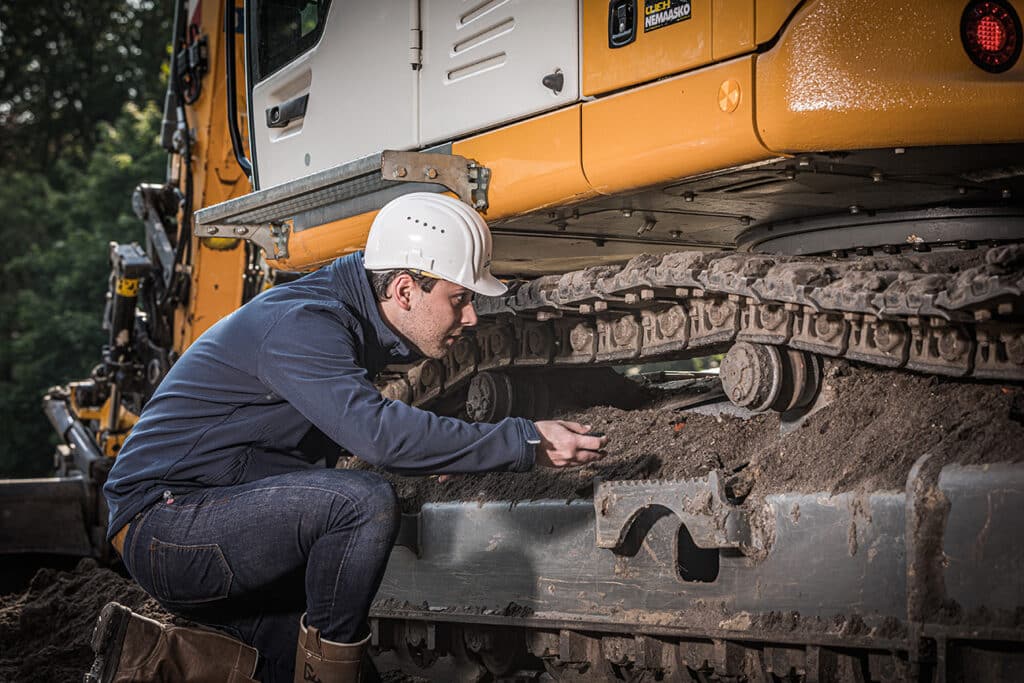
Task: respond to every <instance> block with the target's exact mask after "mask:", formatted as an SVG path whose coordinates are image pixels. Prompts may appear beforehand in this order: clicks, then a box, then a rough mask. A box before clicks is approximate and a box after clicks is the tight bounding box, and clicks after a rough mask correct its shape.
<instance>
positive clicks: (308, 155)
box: [252, 0, 417, 188]
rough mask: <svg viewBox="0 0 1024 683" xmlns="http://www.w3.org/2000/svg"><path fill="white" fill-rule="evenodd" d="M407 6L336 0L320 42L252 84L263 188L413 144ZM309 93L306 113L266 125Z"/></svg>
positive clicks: (389, 0)
mask: <svg viewBox="0 0 1024 683" xmlns="http://www.w3.org/2000/svg"><path fill="white" fill-rule="evenodd" d="M416 88H417V72H416V71H414V70H413V69H412V67H411V66H410V65H409V3H408V2H407V1H402V0H380V1H377V0H375V1H373V2H366V1H365V0H333V2H332V3H331V7H330V9H329V11H328V15H327V19H326V22H325V24H324V33H323V36H321V39H320V41H319V42H318V43H317V45H316V46H314V47H313V48H312V49H311V50H309V51H308V52H305V53H303V54H302V55H300V56H299V57H297V58H296V59H295V60H294V61H292V62H289V63H288V64H287V65H285V66H284V67H282V68H281V69H279V70H278V71H276V72H274V73H273V74H271V75H270V76H269V77H268V78H266V79H265V80H263V81H262V82H260V83H258V84H256V85H255V87H253V91H252V121H253V127H254V135H253V138H254V139H253V143H254V144H255V147H256V163H257V164H258V165H259V184H260V187H261V188H267V187H271V186H273V185H279V184H280V183H283V182H286V181H288V180H294V179H295V178H300V177H302V176H306V175H309V174H310V173H315V172H317V171H322V170H324V169H326V168H330V167H332V166H336V165H338V164H341V163H344V162H346V161H350V160H352V159H358V158H359V157H363V156H366V155H368V154H373V153H374V152H379V151H380V150H382V149H385V148H387V149H411V148H414V147H416V145H417V132H416ZM304 93H309V102H308V104H307V108H306V115H305V117H304V118H303V119H302V120H299V121H296V122H293V123H292V124H290V125H289V126H287V127H286V128H269V127H267V122H266V114H265V112H266V110H267V109H268V108H269V107H272V106H274V105H278V104H281V103H282V102H286V101H288V100H289V99H291V98H293V97H295V96H298V95H302V94H304Z"/></svg>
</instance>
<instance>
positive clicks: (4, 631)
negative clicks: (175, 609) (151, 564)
mask: <svg viewBox="0 0 1024 683" xmlns="http://www.w3.org/2000/svg"><path fill="white" fill-rule="evenodd" d="M110 601H117V602H120V603H121V604H123V605H125V606H127V607H129V608H131V609H132V610H134V611H135V612H138V613H139V614H143V615H145V616H148V617H152V618H153V619H158V620H160V621H164V622H168V621H171V617H170V615H168V614H167V613H166V612H164V611H163V609H161V608H160V606H159V605H158V604H157V603H156V601H155V600H153V599H152V598H150V597H149V596H148V595H146V593H145V592H144V591H143V590H142V588H140V587H139V586H138V585H137V584H136V583H134V582H133V581H131V580H129V579H126V578H124V577H123V576H121V575H120V574H117V573H116V572H114V571H111V570H109V569H103V568H101V567H99V566H98V565H97V564H96V562H95V560H91V559H84V560H82V561H81V562H79V563H78V566H77V567H75V570H74V571H72V572H62V571H57V570H54V569H48V568H45V569H40V570H39V571H38V572H36V574H35V576H33V577H32V581H31V583H30V584H29V586H28V588H27V589H26V590H25V591H23V592H21V593H13V594H10V595H5V596H2V597H0V681H18V683H23V682H24V683H28V682H30V681H40V683H42V682H43V681H47V682H50V681H53V682H57V681H81V680H82V675H83V674H84V673H85V672H86V671H88V670H89V667H90V666H91V665H92V659H93V652H92V648H90V647H89V640H90V638H91V637H92V631H93V627H94V626H95V624H96V618H97V617H98V616H99V613H100V610H101V609H102V608H103V605H105V604H107V603H108V602H110Z"/></svg>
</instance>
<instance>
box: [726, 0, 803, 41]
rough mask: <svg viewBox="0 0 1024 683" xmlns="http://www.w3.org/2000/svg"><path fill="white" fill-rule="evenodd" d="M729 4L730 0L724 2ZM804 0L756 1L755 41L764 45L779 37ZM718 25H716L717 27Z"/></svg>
mask: <svg viewBox="0 0 1024 683" xmlns="http://www.w3.org/2000/svg"><path fill="white" fill-rule="evenodd" d="M723 1H724V2H726V3H727V4H728V0H723ZM803 1H804V0H755V5H756V7H755V9H754V30H755V35H754V40H755V42H756V43H757V44H758V45H764V44H765V43H767V42H768V41H769V40H771V39H772V38H774V37H775V36H776V35H778V33H779V30H780V29H781V28H782V25H783V24H784V23H785V21H786V19H787V18H788V17H789V15H790V14H792V13H793V10H794V9H796V8H797V6H798V5H800V3H801V2H803ZM717 26H718V25H717V24H716V27H717Z"/></svg>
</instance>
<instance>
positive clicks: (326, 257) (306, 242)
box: [267, 211, 377, 271]
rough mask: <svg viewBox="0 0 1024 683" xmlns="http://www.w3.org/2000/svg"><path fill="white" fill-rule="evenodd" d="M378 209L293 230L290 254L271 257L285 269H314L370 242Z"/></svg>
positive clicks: (289, 244) (275, 266) (289, 239)
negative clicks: (283, 256)
mask: <svg viewBox="0 0 1024 683" xmlns="http://www.w3.org/2000/svg"><path fill="white" fill-rule="evenodd" d="M376 215H377V212H376V211H370V212H368V213H364V214H360V215H358V216H352V217H351V218H343V219H341V220H339V221H332V222H330V223H324V224H323V225H318V226H317V227H315V228H310V229H308V230H302V231H301V232H293V233H292V234H290V235H289V236H288V258H283V259H277V260H273V261H272V260H270V259H269V258H268V260H267V262H268V263H270V265H271V266H273V267H274V268H280V269H282V270H299V271H306V270H313V269H315V268H319V267H320V266H323V265H326V264H328V263H330V262H331V261H333V260H334V259H336V258H339V257H341V256H344V255H345V254H351V253H352V252H353V251H359V250H360V249H362V248H363V247H364V246H366V236H367V234H369V232H370V224H371V223H372V222H373V217H374V216H376Z"/></svg>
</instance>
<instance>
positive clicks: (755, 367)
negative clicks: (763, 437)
mask: <svg viewBox="0 0 1024 683" xmlns="http://www.w3.org/2000/svg"><path fill="white" fill-rule="evenodd" d="M783 373H784V368H783V362H782V354H781V353H779V349H778V347H775V346H769V345H767V344H751V343H750V342H737V343H736V344H733V346H732V348H731V349H729V352H728V353H727V354H725V358H724V359H722V367H721V368H720V369H719V377H720V378H721V380H722V388H723V389H724V390H725V395H726V396H728V397H729V400H730V401H732V402H733V403H735V404H736V405H738V406H740V407H743V408H748V409H750V410H752V411H754V412H755V413H759V412H762V411H765V410H768V409H769V408H771V407H772V404H774V403H775V402H776V400H777V399H778V398H779V392H780V391H781V390H782V382H783Z"/></svg>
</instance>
